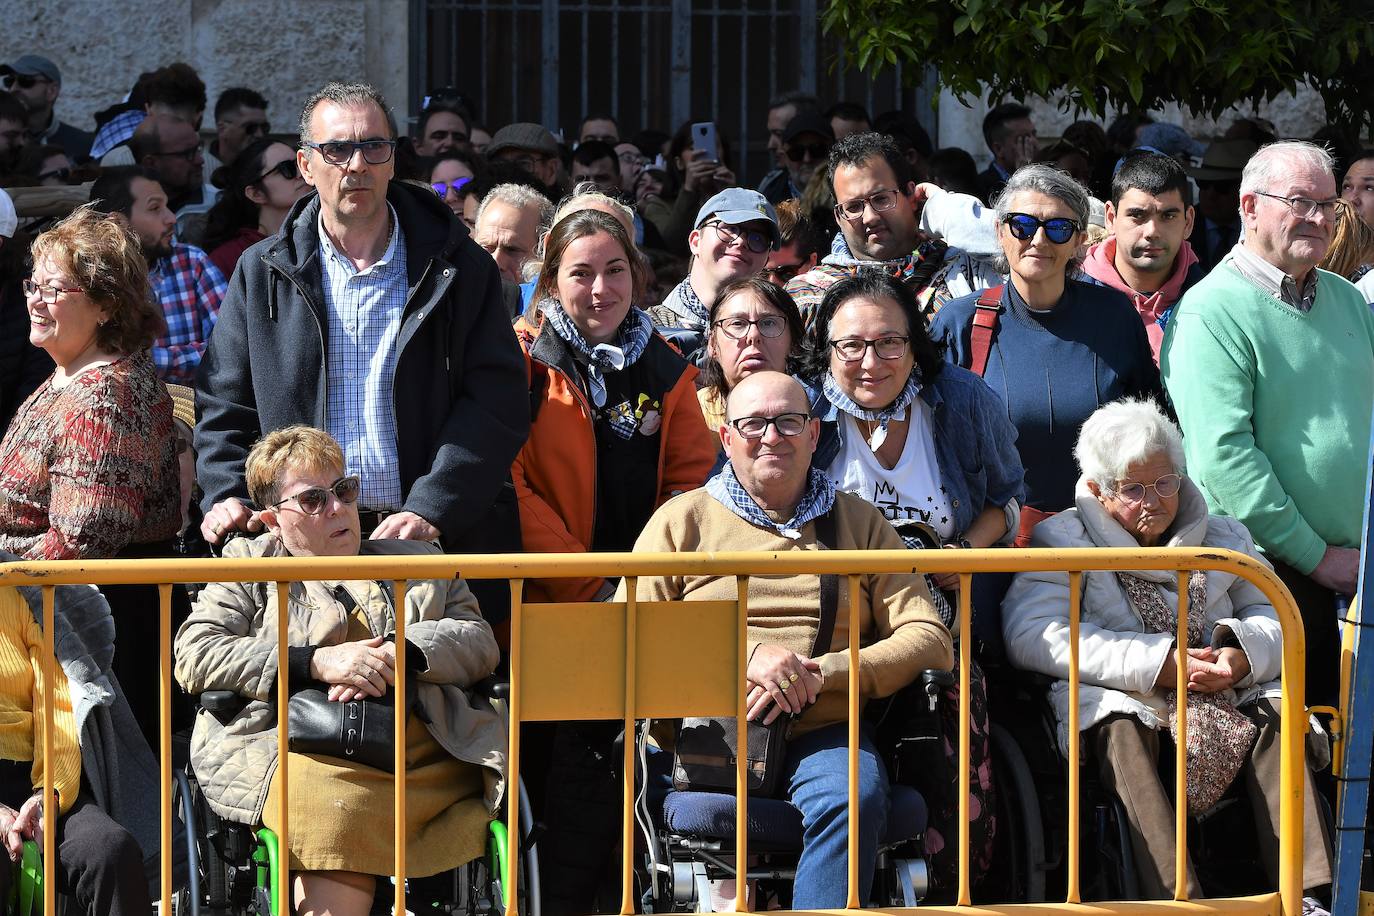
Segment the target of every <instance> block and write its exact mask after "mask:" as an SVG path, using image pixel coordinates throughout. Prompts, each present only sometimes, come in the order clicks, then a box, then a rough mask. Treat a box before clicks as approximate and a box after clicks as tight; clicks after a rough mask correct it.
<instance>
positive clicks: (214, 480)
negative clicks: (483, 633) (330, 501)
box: [195, 83, 529, 551]
mask: <svg viewBox="0 0 1374 916" xmlns="http://www.w3.org/2000/svg"><path fill="white" fill-rule="evenodd" d="M395 143H396V132H395V127H394V124H393V123H392V121H391V119H390V118H389V116H388V114H387V107H386V103H385V101H384V100H383V99H382V97H381V95H380V94H379V93H378V92H377V91H376V90H375V89H373V88H372V87H370V86H366V85H357V84H354V85H344V84H339V83H331V84H329V85H327V86H325V87H324V89H322V90H321V91H320V92H318V93H316V94H315V95H314V96H313V97H312V98H311V99H310V100H309V101H308V102H307V103H306V105H305V109H304V111H303V112H302V114H301V148H300V150H299V151H298V152H297V154H296V156H297V160H296V161H297V164H298V166H299V167H300V171H301V174H302V176H304V178H305V179H306V181H307V182H308V183H309V184H311V185H312V186H314V187H315V189H316V190H317V192H318V193H317V194H315V195H311V196H308V197H306V198H304V199H303V200H301V201H299V202H298V203H297V204H296V206H295V208H294V209H293V210H292V211H291V213H290V214H289V215H288V216H287V219H286V222H285V224H284V225H283V226H282V229H281V232H280V233H279V234H278V235H277V236H274V237H272V238H268V239H264V240H263V241H262V242H259V243H258V244H256V245H254V246H253V247H252V248H250V249H248V251H247V252H245V254H244V256H243V258H242V259H241V260H240V262H239V268H238V269H237V270H236V271H235V272H234V277H233V280H232V282H231V283H230V288H229V293H228V295H227V296H226V298H225V300H224V304H223V306H222V308H221V311H220V319H219V324H218V325H217V327H216V329H215V333H214V335H213V336H212V338H211V340H210V343H209V346H208V348H207V349H206V352H205V356H204V358H203V360H202V362H201V367H200V373H199V376H198V378H197V382H196V396H197V401H198V404H199V407H200V410H201V417H200V422H199V423H198V424H197V426H196V433H195V435H196V442H195V445H196V451H197V453H198V456H199V457H198V462H197V478H198V481H199V483H200V484H201V486H202V487H203V488H204V490H205V499H204V502H203V505H204V507H205V520H204V522H203V523H202V525H201V531H202V532H203V534H204V535H205V538H206V540H207V541H209V542H210V543H212V544H219V543H222V542H223V540H224V539H225V536H226V535H228V534H230V533H231V532H233V531H235V530H239V531H249V532H253V531H260V530H261V524H260V523H259V522H258V521H257V520H256V518H255V517H254V514H253V509H252V508H250V506H249V505H247V504H246V499H247V490H246V488H245V483H244V462H245V459H246V457H247V454H248V450H249V449H250V448H251V447H252V445H253V443H254V442H256V441H257V440H258V439H259V438H260V437H261V436H262V435H263V434H264V433H266V432H269V431H271V430H274V429H279V428H281V427H284V426H288V425H291V424H296V423H303V424H309V425H313V426H317V427H320V428H323V429H326V430H328V431H329V432H330V434H331V435H333V436H334V437H335V438H336V439H337V440H338V441H339V443H340V444H341V445H342V446H343V447H344V454H345V457H346V459H347V464H348V468H347V470H348V472H349V473H351V474H359V475H360V476H361V477H362V479H363V481H364V485H363V491H362V494H361V496H360V499H359V503H360V509H361V516H362V519H363V527H364V533H368V532H370V533H371V536H372V537H374V538H403V539H409V540H436V539H442V542H443V544H444V546H445V548H446V549H448V550H450V551H476V550H483V551H487V550H490V551H502V550H515V549H519V545H520V537H519V528H518V520H517V515H516V508H515V498H514V489H513V488H512V487H511V485H510V476H509V475H510V467H511V463H512V461H513V460H514V458H515V456H516V453H517V452H519V450H520V447H521V445H522V444H523V443H524V441H525V438H526V436H527V435H528V432H529V398H528V393H527V390H528V385H527V382H526V378H525V369H524V362H523V359H522V357H521V355H520V349H519V346H518V345H517V344H516V340H515V335H514V333H513V332H512V331H511V327H510V321H509V319H508V318H507V317H506V314H505V310H504V309H503V307H502V304H501V278H500V275H499V273H498V272H497V269H496V265H495V264H494V263H493V262H492V260H491V258H490V257H489V256H488V255H487V254H486V253H485V252H483V251H482V250H481V249H480V248H479V247H477V245H476V243H474V242H473V241H472V240H471V239H470V238H469V237H468V232H467V229H466V228H465V227H464V226H463V224H462V223H461V222H459V221H458V220H457V219H456V218H455V217H454V216H453V214H452V212H451V211H450V210H449V209H448V208H447V207H446V206H444V204H443V202H442V201H441V200H439V198H437V197H435V196H434V194H433V193H432V192H430V191H428V190H427V189H420V188H412V187H411V186H409V185H407V184H403V183H401V182H394V181H392V180H391V179H392V176H393V171H394V164H393V153H394V151H395ZM257 508H264V507H257Z"/></svg>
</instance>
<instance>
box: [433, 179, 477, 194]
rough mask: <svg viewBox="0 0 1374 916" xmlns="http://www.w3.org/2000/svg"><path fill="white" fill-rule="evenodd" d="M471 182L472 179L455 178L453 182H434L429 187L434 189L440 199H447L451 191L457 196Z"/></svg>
mask: <svg viewBox="0 0 1374 916" xmlns="http://www.w3.org/2000/svg"><path fill="white" fill-rule="evenodd" d="M470 181H472V179H471V178H455V179H454V180H453V181H432V182H430V185H429V186H430V187H431V188H433V189H434V193H435V194H438V195H439V196H440V197H447V196H448V192H449V191H452V192H453V193H454V194H457V193H458V192H459V191H461V190H463V187H464V186H465V185H466V184H467V183H468V182H470Z"/></svg>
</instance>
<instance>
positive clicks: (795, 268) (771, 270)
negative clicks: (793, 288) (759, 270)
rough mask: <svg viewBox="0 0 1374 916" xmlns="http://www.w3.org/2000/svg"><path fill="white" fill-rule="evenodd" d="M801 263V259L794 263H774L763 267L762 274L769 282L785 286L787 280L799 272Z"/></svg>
mask: <svg viewBox="0 0 1374 916" xmlns="http://www.w3.org/2000/svg"><path fill="white" fill-rule="evenodd" d="M802 263H803V262H802V261H798V262H797V263H795V264H775V265H774V266H772V267H765V268H764V269H763V275H764V276H765V277H767V278H768V280H769V281H770V282H772V283H774V284H776V285H778V286H785V285H786V284H787V282H788V281H789V280H791V279H792V278H793V277H795V276H796V275H797V274H798V273H800V272H801V269H802Z"/></svg>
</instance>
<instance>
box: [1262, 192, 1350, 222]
mask: <svg viewBox="0 0 1374 916" xmlns="http://www.w3.org/2000/svg"><path fill="white" fill-rule="evenodd" d="M1255 193H1256V194H1258V195H1259V196H1260V197H1268V198H1270V199H1272V200H1281V201H1283V202H1284V203H1286V204H1287V205H1288V209H1289V210H1290V211H1292V213H1293V215H1294V216H1296V217H1297V218H1298V219H1311V218H1312V217H1314V216H1316V215H1317V211H1318V210H1320V211H1321V214H1322V216H1324V217H1326V218H1327V219H1334V218H1335V216H1336V204H1337V203H1338V202H1339V201H1340V198H1339V197H1333V198H1331V199H1330V200H1313V199H1312V198H1310V197H1280V196H1279V195H1277V194H1267V193H1265V192H1264V191H1256V192H1255Z"/></svg>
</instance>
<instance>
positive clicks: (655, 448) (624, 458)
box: [512, 210, 716, 601]
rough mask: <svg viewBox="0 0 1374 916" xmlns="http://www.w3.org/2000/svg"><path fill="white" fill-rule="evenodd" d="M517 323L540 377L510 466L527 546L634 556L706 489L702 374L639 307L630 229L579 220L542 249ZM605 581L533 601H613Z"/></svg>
mask: <svg viewBox="0 0 1374 916" xmlns="http://www.w3.org/2000/svg"><path fill="white" fill-rule="evenodd" d="M544 250H545V255H544V265H543V268H542V270H541V271H540V274H539V282H538V284H537V285H536V286H535V290H534V297H533V298H532V300H531V308H530V311H529V313H528V314H526V315H525V316H524V317H522V318H521V319H520V320H519V321H518V322H517V323H516V326H515V329H516V333H517V335H518V336H519V338H520V345H521V347H522V348H523V349H524V351H525V358H526V360H527V363H528V366H529V371H530V410H531V414H532V422H531V425H530V437H529V441H528V442H526V444H525V447H524V448H523V449H522V450H521V451H520V454H519V456H518V457H517V458H516V460H515V466H514V468H513V469H512V476H513V478H514V480H515V490H516V495H517V497H518V499H519V502H520V527H521V531H522V537H523V540H524V547H525V550H527V551H531V552H538V553H554V552H582V551H589V550H595V551H615V550H620V551H628V550H629V549H630V548H631V547H633V546H634V542H635V539H636V538H637V537H639V533H640V530H641V529H642V528H643V527H644V523H645V522H647V521H648V520H649V516H650V515H652V514H653V512H654V510H655V509H656V508H658V506H659V505H661V504H662V503H663V502H665V501H666V500H667V499H669V498H670V497H672V496H675V495H676V494H678V493H682V492H685V491H687V490H693V489H696V488H697V487H699V486H701V485H702V484H703V483H705V482H706V478H707V476H708V475H709V474H710V471H711V467H712V465H713V464H714V463H715V457H716V456H715V453H714V450H713V449H712V448H711V447H710V443H709V442H707V441H705V440H704V439H703V437H702V435H701V428H702V425H703V424H704V422H705V421H704V420H703V419H702V416H701V407H700V405H699V403H698V401H697V397H696V385H695V383H694V380H695V379H696V376H697V371H696V369H694V368H693V367H692V366H690V365H689V364H688V363H687V361H686V360H685V359H683V358H682V356H681V355H679V354H678V352H677V351H676V350H674V349H673V348H672V346H671V345H669V344H668V342H667V341H665V340H664V339H663V338H662V337H660V336H659V335H657V334H656V333H654V329H653V323H652V322H651V321H650V320H649V318H648V316H647V315H645V314H644V312H642V311H640V310H639V308H637V307H636V306H635V305H634V303H635V302H636V301H637V300H638V299H639V297H640V295H641V294H642V293H643V291H644V283H645V269H644V266H643V261H642V259H641V256H640V254H639V252H638V251H637V250H636V249H635V247H634V243H633V242H632V241H631V239H630V237H629V236H628V235H627V234H626V232H625V228H624V226H623V225H621V223H620V222H619V221H618V220H616V219H614V218H613V217H610V216H608V215H606V214H605V213H602V212H600V211H598V210H579V211H575V212H573V213H570V214H568V215H567V216H565V217H564V218H563V219H562V220H560V221H559V222H558V223H557V224H556V225H555V226H554V227H553V229H552V230H550V232H549V235H548V238H547V239H546V241H545V244H544ZM614 591H615V583H613V582H607V581H606V580H605V579H602V578H594V579H545V580H541V581H532V582H530V583H529V585H528V586H527V594H526V597H527V599H528V600H530V601H590V600H597V599H605V598H608V597H610V595H611V594H612V593H613V592H614Z"/></svg>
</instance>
